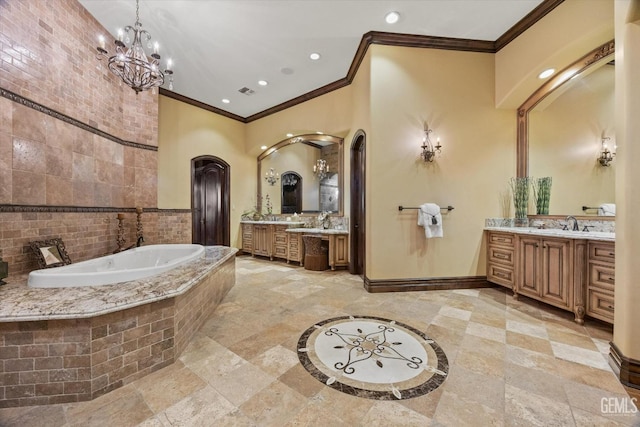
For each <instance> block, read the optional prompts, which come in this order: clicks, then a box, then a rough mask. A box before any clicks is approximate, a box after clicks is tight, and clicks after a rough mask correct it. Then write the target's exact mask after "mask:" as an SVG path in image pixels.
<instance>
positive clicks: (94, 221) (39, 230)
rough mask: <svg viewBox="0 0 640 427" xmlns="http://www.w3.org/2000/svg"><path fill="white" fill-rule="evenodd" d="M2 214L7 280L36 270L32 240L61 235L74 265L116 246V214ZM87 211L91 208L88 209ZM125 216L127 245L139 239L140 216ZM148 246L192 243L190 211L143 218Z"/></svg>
mask: <svg viewBox="0 0 640 427" xmlns="http://www.w3.org/2000/svg"><path fill="white" fill-rule="evenodd" d="M46 209H48V208H45V209H43V210H45V211H44V212H37V208H34V209H33V211H31V212H2V206H1V205H0V230H2V232H1V233H0V256H2V259H3V260H4V261H7V262H8V263H9V276H10V277H12V276H16V275H21V274H24V273H28V272H29V271H32V270H36V269H37V268H38V266H37V264H36V260H35V257H34V256H33V254H32V251H31V248H30V247H29V242H30V241H33V240H45V239H51V238H54V237H60V238H62V240H63V241H64V243H65V247H66V249H67V252H68V253H69V256H70V258H71V260H72V261H73V262H78V261H84V260H87V259H93V258H97V257H101V256H104V255H107V254H110V253H112V252H113V251H114V250H115V249H116V248H117V243H116V239H117V235H118V221H117V220H116V215H117V213H116V212H100V211H99V210H100V209H95V210H96V211H95V212H50V211H46ZM88 210H89V209H88ZM128 210H129V211H130V212H124V210H122V211H120V212H123V213H124V227H125V237H126V239H127V240H126V243H125V246H129V245H131V244H133V243H135V241H136V213H135V212H132V211H133V209H128ZM142 226H143V230H144V239H145V244H163V243H191V212H190V211H188V210H187V211H184V210H154V211H152V212H148V211H145V212H143V214H142Z"/></svg>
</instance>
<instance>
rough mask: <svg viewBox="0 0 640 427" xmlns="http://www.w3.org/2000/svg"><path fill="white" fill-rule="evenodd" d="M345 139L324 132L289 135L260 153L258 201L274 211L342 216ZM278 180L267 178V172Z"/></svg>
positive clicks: (274, 212) (278, 212)
mask: <svg viewBox="0 0 640 427" xmlns="http://www.w3.org/2000/svg"><path fill="white" fill-rule="evenodd" d="M342 156H343V139H342V138H339V137H336V136H332V135H322V134H304V135H297V136H293V137H291V138H287V139H285V140H282V141H280V142H278V143H277V144H275V145H273V146H271V147H269V148H268V149H267V150H265V151H264V153H262V154H261V155H260V156H258V196H259V197H258V199H259V200H258V202H259V203H262V211H263V212H265V204H266V201H267V199H268V200H269V203H270V205H271V209H272V212H271V213H273V214H293V213H298V214H300V213H304V214H307V213H309V214H312V213H318V212H323V211H324V212H331V213H333V214H335V215H343V211H342V209H343V208H342V206H343V186H342V182H343V171H342V164H343V161H342V158H343V157H342ZM265 174H271V175H276V176H277V179H274V178H272V179H266V178H268V175H265Z"/></svg>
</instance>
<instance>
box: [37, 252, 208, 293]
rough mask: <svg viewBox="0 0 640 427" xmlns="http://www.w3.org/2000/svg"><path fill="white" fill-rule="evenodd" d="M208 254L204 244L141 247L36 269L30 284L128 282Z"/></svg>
mask: <svg viewBox="0 0 640 427" xmlns="http://www.w3.org/2000/svg"><path fill="white" fill-rule="evenodd" d="M204 253H205V248H204V246H201V245H190V244H172V245H149V246H140V247H138V248H134V249H129V250H127V251H123V252H119V253H117V254H114V255H108V256H104V257H101V258H95V259H91V260H87V261H81V262H78V263H75V264H71V265H65V266H62V267H54V268H48V269H42V270H35V271H32V272H31V273H29V279H28V282H27V283H28V285H29V287H32V288H66V287H74V286H98V285H109V284H113V283H119V282H128V281H131V280H137V279H143V278H145V277H151V276H155V275H157V274H161V273H164V272H166V271H169V270H171V269H173V268H176V267H178V266H180V265H182V264H186V263H188V262H190V261H194V260H197V259H200V258H202V257H203V256H204Z"/></svg>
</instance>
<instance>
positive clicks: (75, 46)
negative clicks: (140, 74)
mask: <svg viewBox="0 0 640 427" xmlns="http://www.w3.org/2000/svg"><path fill="white" fill-rule="evenodd" d="M99 34H103V35H105V36H106V37H109V36H108V34H109V32H108V31H107V30H105V29H104V28H103V27H102V26H101V25H100V24H98V22H97V21H96V20H95V19H94V18H93V16H91V15H90V14H89V13H88V12H87V11H86V10H85V9H84V8H83V7H82V6H81V5H80V3H79V2H78V1H76V0H65V1H42V0H4V1H1V2H0V52H1V54H0V71H1V72H0V87H2V88H4V89H6V90H9V91H11V92H14V93H16V94H18V95H21V96H23V97H25V98H27V99H30V100H31V101H34V102H37V103H39V104H42V105H44V106H45V107H48V108H51V109H53V110H56V111H58V112H60V113H62V114H65V115H67V116H69V117H72V118H74V119H76V120H79V121H81V122H83V123H85V124H87V125H90V126H93V127H96V128H98V129H100V130H102V131H104V132H107V133H109V134H112V135H115V136H117V137H118V138H121V139H124V140H126V141H132V142H137V143H141V144H147V145H154V146H157V145H158V143H157V141H158V135H157V133H158V97H157V95H154V94H152V93H149V92H143V93H140V94H138V95H136V94H135V92H134V91H133V90H132V89H129V88H127V87H125V86H120V85H119V83H118V80H117V78H116V77H115V76H114V75H112V73H110V72H109V71H108V70H107V66H106V64H102V67H101V68H99V66H100V63H99V62H98V61H97V60H96V58H95V52H96V51H95V48H96V46H97V43H98V35H99ZM107 45H109V46H111V45H112V43H110V40H108V39H107ZM3 110H4V108H2V109H0V111H3ZM7 131H8V128H7V127H6V123H4V122H0V132H7Z"/></svg>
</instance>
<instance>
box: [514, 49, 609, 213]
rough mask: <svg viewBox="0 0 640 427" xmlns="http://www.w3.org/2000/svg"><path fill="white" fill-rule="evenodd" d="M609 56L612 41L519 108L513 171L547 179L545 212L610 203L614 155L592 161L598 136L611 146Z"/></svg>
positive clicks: (598, 146) (579, 210)
mask: <svg viewBox="0 0 640 427" xmlns="http://www.w3.org/2000/svg"><path fill="white" fill-rule="evenodd" d="M613 56H614V43H613V41H611V42H608V43H606V44H604V45H602V46H599V47H598V48H597V49H594V50H593V51H591V52H589V54H587V55H585V56H583V57H581V58H580V59H579V60H577V61H576V62H574V63H573V64H571V65H570V66H569V67H567V68H565V69H564V70H562V71H560V72H558V73H557V74H556V75H555V76H554V77H553V78H551V79H549V80H548V81H547V82H546V83H545V84H544V85H543V86H541V87H540V88H539V89H538V90H537V91H536V92H534V93H533V94H532V95H531V97H529V99H527V101H526V102H525V103H524V104H523V105H522V106H521V107H520V108H519V109H518V164H517V173H518V176H530V177H534V178H542V177H551V178H552V180H553V181H552V187H551V201H550V204H549V214H550V215H569V214H571V215H597V214H598V209H597V207H598V206H600V205H601V204H604V203H615V163H616V162H615V159H614V160H613V162H611V163H610V166H602V165H600V163H599V162H598V160H597V158H598V156H599V154H600V152H601V149H602V142H603V140H604V142H606V143H607V144H608V146H609V147H610V148H613V146H614V145H615V134H614V80H615V65H614V63H613V59H614V58H613ZM583 206H586V207H588V208H594V209H587V210H583ZM530 212H535V208H533V209H531V208H530Z"/></svg>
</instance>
